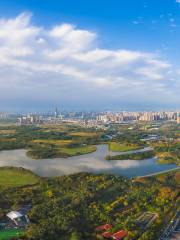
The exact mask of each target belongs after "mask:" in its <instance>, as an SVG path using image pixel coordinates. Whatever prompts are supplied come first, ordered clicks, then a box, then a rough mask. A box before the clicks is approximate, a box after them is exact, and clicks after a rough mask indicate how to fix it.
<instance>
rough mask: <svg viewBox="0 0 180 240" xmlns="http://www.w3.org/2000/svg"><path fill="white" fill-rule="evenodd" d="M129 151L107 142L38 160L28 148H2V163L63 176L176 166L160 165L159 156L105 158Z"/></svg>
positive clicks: (136, 173)
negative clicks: (90, 150) (74, 153)
mask: <svg viewBox="0 0 180 240" xmlns="http://www.w3.org/2000/svg"><path fill="white" fill-rule="evenodd" d="M147 150H149V148H145V149H142V150H136V151H129V152H128V153H132V152H142V151H147ZM125 153H127V152H125ZM125 153H123V152H122V153H119V152H118V153H117V152H116V153H115V152H113V153H112V152H110V151H109V150H108V146H107V145H98V146H97V151H95V152H93V153H90V154H85V155H81V156H75V157H70V158H54V159H41V160H34V159H31V158H29V157H28V156H27V155H26V150H24V149H21V150H10V151H1V152H0V167H3V166H13V167H23V168H26V169H29V170H31V171H33V172H35V173H36V174H38V175H40V176H43V177H51V176H61V175H65V174H71V173H78V172H94V173H110V174H119V175H123V176H126V177H135V176H144V175H148V174H152V173H156V172H161V171H166V170H170V169H173V168H175V167H176V165H175V164H169V165H158V164H157V163H156V158H152V159H148V160H141V161H136V160H118V161H107V160H105V159H104V158H105V156H106V155H108V154H111V155H116V154H125Z"/></svg>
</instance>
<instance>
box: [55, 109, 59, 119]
mask: <svg viewBox="0 0 180 240" xmlns="http://www.w3.org/2000/svg"><path fill="white" fill-rule="evenodd" d="M58 115H59V113H58V108H57V107H56V109H55V112H54V116H55V118H57V117H58Z"/></svg>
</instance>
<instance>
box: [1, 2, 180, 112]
mask: <svg viewBox="0 0 180 240" xmlns="http://www.w3.org/2000/svg"><path fill="white" fill-rule="evenodd" d="M10 4H11V8H9V6H10ZM130 7H131V8H130ZM179 33H180V2H179V1H176V0H167V1H166V4H164V5H163V0H159V1H158V3H157V1H155V0H151V1H150V0H142V1H132V0H129V1H121V3H120V2H119V1H115V0H114V1H112V2H111V3H108V1H99V2H98V3H95V1H94V0H93V1H91V2H89V1H88V2H86V4H84V3H83V1H81V0H79V1H77V2H76V4H75V3H73V1H70V2H68V3H67V1H64V0H63V1H61V3H59V2H58V1H56V0H55V1H54V2H53V4H52V1H49V0H47V1H46V3H44V1H41V0H40V1H39V3H38V6H37V4H36V3H35V1H26V2H25V1H23V0H21V1H13V3H11V1H10V0H7V1H6V2H5V3H0V43H1V47H0V86H1V94H0V109H2V111H44V110H46V109H52V108H53V106H56V105H57V106H58V105H59V103H60V105H62V106H63V108H64V109H74V110H97V111H99V110H106V109H107V110H117V111H118V110H130V111H142V110H144V111H146V110H163V109H164V110H168V109H178V108H179V106H180V98H179V90H180V80H179V77H180V58H179V56H178V50H179V37H178V34H179Z"/></svg>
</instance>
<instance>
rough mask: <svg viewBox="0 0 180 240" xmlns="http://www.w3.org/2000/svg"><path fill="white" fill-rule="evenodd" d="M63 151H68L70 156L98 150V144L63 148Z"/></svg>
mask: <svg viewBox="0 0 180 240" xmlns="http://www.w3.org/2000/svg"><path fill="white" fill-rule="evenodd" d="M60 151H61V152H63V153H66V154H68V155H70V156H76V155H82V154H87V153H91V152H94V151H96V146H94V145H90V146H82V147H75V148H61V149H60Z"/></svg>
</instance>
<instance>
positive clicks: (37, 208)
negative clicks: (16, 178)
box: [0, 171, 180, 240]
mask: <svg viewBox="0 0 180 240" xmlns="http://www.w3.org/2000/svg"><path fill="white" fill-rule="evenodd" d="M179 186H180V172H179V171H176V172H171V173H168V174H163V175H158V176H156V177H150V178H139V179H134V180H128V179H126V178H123V177H116V176H111V175H93V174H88V173H81V174H74V175H70V176H62V177H58V178H48V179H41V181H39V183H38V184H37V183H36V185H34V187H32V186H29V187H28V186H24V187H23V186H21V187H13V188H12V187H9V188H5V189H4V188H0V215H1V216H3V214H5V213H6V212H8V211H9V210H12V209H17V208H18V207H19V206H22V205H23V204H27V203H32V205H33V208H32V210H31V212H30V213H29V217H30V220H31V225H30V226H29V228H28V229H27V231H26V233H25V236H24V239H28V240H30V239H31V240H33V239H34V240H46V239H47V240H59V239H61V240H72V239H76V240H77V239H81V240H84V239H89V240H94V239H96V234H95V227H96V226H98V225H101V224H104V223H111V224H112V225H113V226H114V228H113V229H112V231H113V232H114V231H116V230H119V229H125V230H127V231H128V233H129V235H128V237H127V238H126V239H131V240H133V239H139V240H156V239H158V236H159V234H160V232H161V230H162V229H163V228H164V226H165V225H166V224H167V223H168V222H169V221H170V219H171V218H172V216H174V214H175V212H176V211H177V209H178V207H179V203H180V199H179V197H180V193H179ZM144 212H151V213H155V214H157V218H156V219H155V221H154V222H153V223H152V224H151V225H150V226H149V227H148V228H146V227H145V225H144V223H143V221H142V222H139V221H138V219H139V217H140V216H141V215H142V214H143V213H144Z"/></svg>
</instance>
